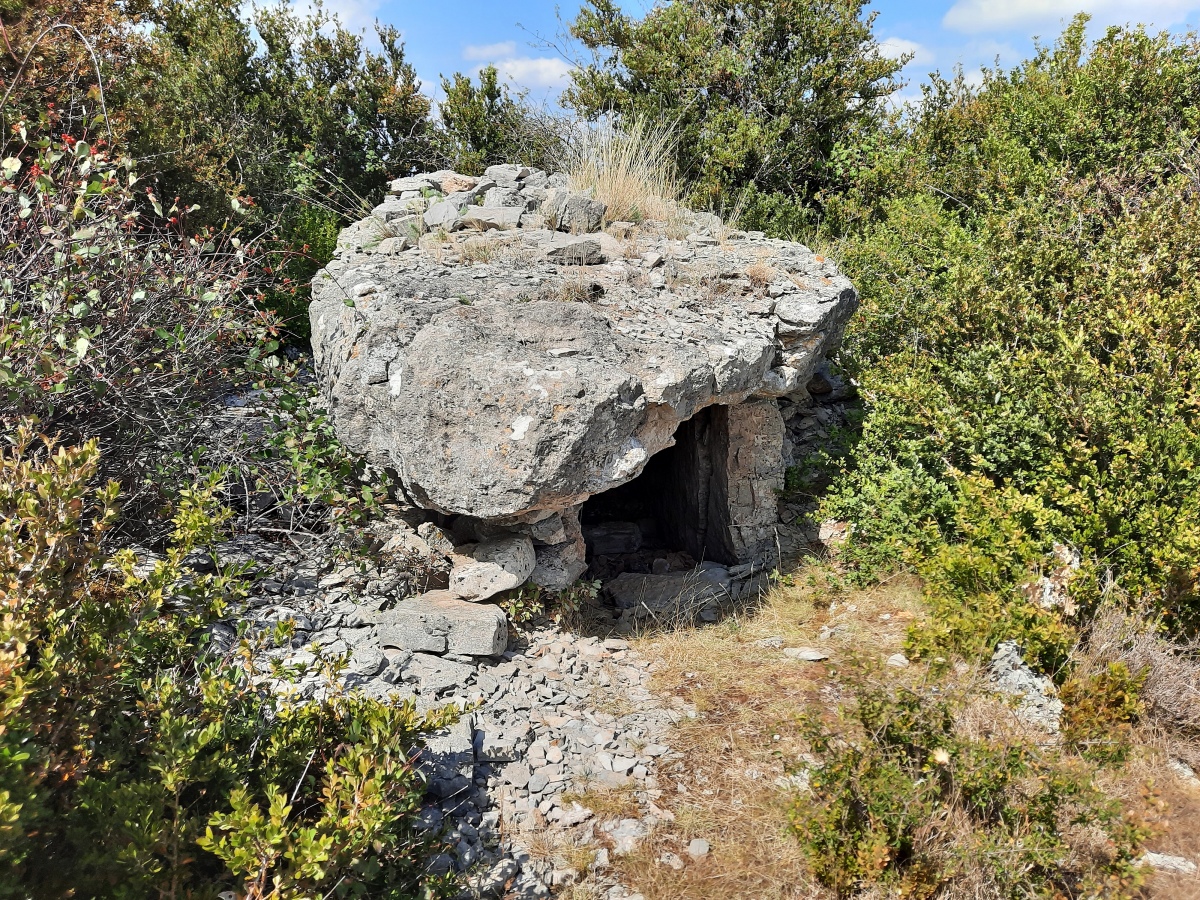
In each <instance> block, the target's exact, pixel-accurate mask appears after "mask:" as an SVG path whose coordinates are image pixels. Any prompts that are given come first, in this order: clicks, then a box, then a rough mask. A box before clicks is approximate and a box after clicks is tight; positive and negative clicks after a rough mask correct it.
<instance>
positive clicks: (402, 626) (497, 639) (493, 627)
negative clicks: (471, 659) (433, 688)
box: [362, 591, 508, 656]
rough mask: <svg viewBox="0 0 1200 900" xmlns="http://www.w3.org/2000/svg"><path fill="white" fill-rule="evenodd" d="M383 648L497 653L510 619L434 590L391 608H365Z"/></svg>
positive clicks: (505, 640)
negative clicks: (368, 609) (374, 609)
mask: <svg viewBox="0 0 1200 900" xmlns="http://www.w3.org/2000/svg"><path fill="white" fill-rule="evenodd" d="M362 615H363V618H364V619H366V620H367V621H368V622H371V623H373V624H374V625H375V627H376V634H377V635H378V638H379V643H380V644H381V645H382V646H384V647H397V648H399V649H402V650H414V651H423V652H427V653H461V654H463V655H465V656H495V655H497V654H500V653H503V652H504V649H505V647H506V646H507V645H508V618H507V617H506V616H505V615H504V612H503V610H501V609H500V608H499V607H497V606H492V605H491V604H486V603H469V602H467V601H465V600H462V599H460V598H459V597H457V596H455V595H454V594H452V593H451V592H450V591H431V592H429V593H427V594H422V595H420V596H419V597H414V598H413V599H411V600H403V601H401V602H400V603H398V604H396V606H395V607H394V608H392V609H389V610H383V611H363V613H362Z"/></svg>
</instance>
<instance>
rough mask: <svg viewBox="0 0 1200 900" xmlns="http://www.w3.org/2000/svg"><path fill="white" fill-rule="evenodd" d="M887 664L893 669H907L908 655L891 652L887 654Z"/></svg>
mask: <svg viewBox="0 0 1200 900" xmlns="http://www.w3.org/2000/svg"><path fill="white" fill-rule="evenodd" d="M887 665H889V666H891V667H893V668H895V669H907V668H908V657H907V656H905V655H904V654H903V653H893V654H892V655H891V656H889V657H888V658H887Z"/></svg>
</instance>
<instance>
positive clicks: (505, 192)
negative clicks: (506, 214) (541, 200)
mask: <svg viewBox="0 0 1200 900" xmlns="http://www.w3.org/2000/svg"><path fill="white" fill-rule="evenodd" d="M527 202H528V201H527V200H526V198H525V197H524V196H522V194H521V192H520V191H518V190H517V189H516V188H510V187H503V186H499V187H494V188H490V189H489V190H488V191H487V193H486V194H484V195H483V206H484V207H485V208H486V209H501V208H503V207H506V206H508V207H519V208H520V210H521V211H522V212H524V211H525V209H526V203H527Z"/></svg>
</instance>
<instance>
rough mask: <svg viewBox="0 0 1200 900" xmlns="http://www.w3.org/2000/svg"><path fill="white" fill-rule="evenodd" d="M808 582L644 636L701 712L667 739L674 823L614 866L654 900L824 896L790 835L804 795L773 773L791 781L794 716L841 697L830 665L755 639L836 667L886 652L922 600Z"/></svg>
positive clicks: (667, 675) (894, 586)
mask: <svg viewBox="0 0 1200 900" xmlns="http://www.w3.org/2000/svg"><path fill="white" fill-rule="evenodd" d="M801 580H802V581H803V582H804V583H803V584H796V583H792V584H788V585H780V586H778V587H776V588H774V589H773V590H772V591H771V592H770V594H769V595H768V596H767V597H766V598H765V600H764V602H763V604H762V606H761V607H760V608H759V609H758V610H757V611H756V612H755V613H753V614H751V615H747V616H745V617H740V618H737V619H731V620H726V622H724V623H723V624H721V625H719V626H714V627H711V628H703V629H689V630H680V631H675V632H672V633H670V634H662V635H658V636H650V637H644V638H641V639H639V640H638V641H637V642H636V646H637V649H638V650H639V652H640V653H642V654H644V655H645V656H648V657H649V658H651V659H654V660H656V661H657V666H656V671H655V688H656V689H657V690H658V691H659V692H661V693H664V694H668V695H671V694H673V695H676V696H679V697H682V698H683V699H684V700H686V701H687V702H689V703H692V704H695V706H696V708H697V710H698V712H699V715H698V717H697V718H696V719H690V720H684V721H683V722H682V723H681V724H680V725H679V727H678V729H677V731H676V733H675V734H674V735H673V737H672V740H671V746H672V748H673V749H675V750H678V751H679V752H681V753H682V755H683V756H682V759H679V760H675V761H671V762H667V763H665V764H664V765H663V766H662V767H661V769H660V773H659V782H660V787H661V788H662V790H663V795H662V797H661V798H660V799H659V800H657V801H656V803H657V804H658V805H659V806H661V807H662V808H663V809H665V810H667V811H668V813H669V814H670V815H673V816H674V820H673V821H672V822H669V823H666V824H664V825H660V827H659V828H658V829H657V830H656V832H655V833H654V834H653V835H652V836H651V838H650V839H648V840H647V841H646V842H645V843H644V844H643V846H642V847H641V848H639V850H638V851H637V852H636V853H635V854H633V855H631V856H629V857H625V858H621V859H618V860H616V864H617V866H618V867H619V869H620V871H621V873H622V877H623V878H624V879H625V880H627V881H628V882H629V883H630V884H631V885H632V886H633V887H635V888H636V889H637V890H639V891H641V892H642V893H643V894H645V896H646V898H647V900H660V898H661V900H666V898H671V900H676V898H705V900H708V898H714V897H720V898H731V900H732V898H746V900H750V898H754V900H766V898H801V897H816V896H824V893H823V891H822V890H821V889H820V888H818V887H817V886H815V885H814V884H813V883H812V880H811V878H810V877H809V875H808V874H807V871H806V867H805V864H804V858H803V854H802V852H801V849H800V845H799V843H798V842H797V841H796V839H795V837H794V836H792V835H791V834H790V833H789V832H788V830H787V811H788V806H789V804H790V803H792V802H793V799H794V797H795V795H796V790H795V788H794V787H792V786H791V785H789V784H787V783H786V782H784V783H783V784H782V785H780V784H777V783H776V781H777V780H779V779H784V778H785V777H786V774H787V773H786V771H785V761H787V760H794V759H796V758H797V757H798V756H799V754H801V753H802V752H803V750H804V744H803V741H802V739H801V735H800V729H799V725H798V721H797V716H798V714H799V713H800V712H802V711H803V710H805V709H806V708H808V707H811V706H813V705H814V704H820V705H827V704H828V703H829V702H830V701H833V700H835V699H836V698H835V697H833V696H831V695H830V694H829V681H828V679H827V678H826V674H827V665H826V664H825V663H806V662H799V661H795V660H791V659H788V658H787V657H785V656H784V655H783V653H782V651H781V650H779V649H771V648H768V647H763V646H759V645H758V644H757V643H756V642H757V641H761V640H765V639H770V638H779V639H780V641H781V645H782V646H783V647H795V646H812V647H821V648H822V649H825V650H826V652H828V653H829V654H830V657H831V660H830V663H831V664H836V661H837V660H838V659H839V658H840V657H843V656H848V655H849V654H850V653H852V652H854V653H857V654H858V655H860V656H861V655H876V656H878V657H879V658H886V656H888V655H890V654H891V653H894V652H895V651H896V650H897V649H898V647H899V642H900V639H901V637H902V635H903V626H904V623H905V622H907V621H909V620H911V618H912V616H913V614H914V610H915V609H916V608H917V607H918V603H919V586H918V584H917V582H916V581H915V580H913V579H908V578H902V579H896V580H893V581H891V582H889V583H887V584H884V585H882V586H879V587H877V588H874V589H872V590H867V591H853V592H846V593H837V592H835V591H833V590H832V589H831V587H830V585H829V584H828V583H827V582H826V580H825V579H824V578H823V577H822V576H821V575H820V574H819V573H818V574H816V575H814V576H812V577H811V578H804V579H801ZM831 596H832V597H834V605H833V606H832V608H830V605H829V602H828V601H829V598H830V597H831ZM881 617H883V618H881ZM823 625H830V626H831V628H833V629H834V630H833V633H832V634H831V635H830V637H829V639H828V640H826V641H821V639H820V631H821V626H823ZM601 799H602V798H601V795H598V794H597V793H592V794H589V795H587V797H586V798H584V799H581V800H580V802H584V803H586V804H587V805H589V806H590V805H591V804H593V803H596V802H598V801H601ZM593 808H595V807H593ZM611 811H612V813H613V814H614V815H617V814H619V813H618V811H617V809H615V808H614V809H612V810H611ZM606 812H607V810H606ZM698 837H699V838H704V839H706V840H707V841H708V842H709V843H710V845H711V848H712V849H711V852H710V853H709V855H708V856H707V857H705V858H704V859H702V860H699V861H696V862H693V861H691V860H690V859H689V857H688V856H687V853H686V850H687V846H688V843H689V842H690V841H691V840H692V839H693V838H698ZM666 852H671V853H674V854H676V855H677V856H679V857H681V858H682V859H683V860H684V862H685V865H684V868H683V869H682V870H680V871H676V870H675V869H672V868H670V867H669V866H667V865H665V864H664V863H662V862H660V861H659V858H660V857H661V856H662V855H663V854H664V853H666Z"/></svg>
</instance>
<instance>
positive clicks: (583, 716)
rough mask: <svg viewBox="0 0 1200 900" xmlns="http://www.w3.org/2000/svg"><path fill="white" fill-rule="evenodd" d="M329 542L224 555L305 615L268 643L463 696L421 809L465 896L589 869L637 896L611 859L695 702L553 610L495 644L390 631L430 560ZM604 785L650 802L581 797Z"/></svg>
mask: <svg viewBox="0 0 1200 900" xmlns="http://www.w3.org/2000/svg"><path fill="white" fill-rule="evenodd" d="M392 527H395V522H393V523H392ZM380 530H383V526H381V529H380ZM332 555H333V550H332V548H331V547H330V545H329V544H328V543H327V541H325V540H323V539H318V538H309V539H308V540H301V541H300V542H299V545H298V546H296V547H294V548H293V549H292V550H281V545H279V544H277V543H274V542H270V541H267V540H264V539H262V538H260V537H257V536H255V535H247V536H243V537H241V538H239V539H237V540H234V541H231V542H229V543H227V544H224V545H222V546H221V548H220V557H221V558H222V560H223V561H224V562H226V563H236V562H249V563H251V564H252V566H253V568H254V573H255V575H256V577H255V579H254V582H253V592H252V596H251V599H250V602H249V606H248V607H247V609H246V610H245V611H244V613H243V618H244V619H245V620H247V621H249V623H251V624H252V625H253V626H261V628H263V629H264V630H265V629H266V628H268V627H271V626H273V625H274V624H275V623H278V622H281V621H290V622H292V623H293V625H294V627H295V633H294V637H293V639H292V641H291V643H290V645H289V646H286V647H279V648H276V649H274V650H270V651H268V655H269V656H272V657H277V658H280V659H285V660H287V661H289V662H293V663H304V662H312V661H314V660H315V659H316V658H317V655H321V656H323V657H338V656H343V657H345V658H346V661H347V665H346V667H345V670H344V671H343V673H342V675H341V676H340V677H341V681H342V684H343V686H345V687H346V688H349V689H353V690H360V691H363V692H365V693H367V694H369V695H372V696H376V697H380V698H392V699H396V700H405V699H409V700H412V701H413V702H414V703H415V704H416V706H417V708H418V710H424V709H429V708H433V707H437V706H443V705H446V704H454V705H456V706H458V707H459V708H461V709H463V710H464V711H465V712H464V713H463V715H462V717H461V718H460V720H459V722H458V724H457V725H455V726H453V727H451V728H450V729H448V730H446V731H444V732H442V733H440V734H439V735H438V736H437V737H435V738H434V739H433V740H432V741H431V742H430V744H429V747H428V749H427V751H426V753H425V756H424V759H423V766H424V768H425V771H426V773H427V775H428V778H429V787H428V795H427V802H426V806H425V809H424V811H423V814H422V818H423V820H424V821H425V823H426V824H427V826H428V827H429V828H431V829H438V830H441V831H444V833H445V834H446V836H447V837H448V839H449V841H450V843H451V846H452V851H451V852H449V853H446V854H443V855H442V856H439V857H438V858H436V859H435V860H433V862H432V865H433V867H434V868H435V869H437V870H440V871H453V872H456V873H462V875H463V879H464V884H465V885H466V888H465V893H464V894H463V896H464V897H502V896H503V897H511V898H524V897H545V896H549V895H550V893H551V890H552V889H553V888H558V887H561V886H564V885H566V884H569V883H571V882H573V881H576V880H579V879H581V878H583V877H584V876H585V875H587V874H589V873H590V875H591V880H592V883H593V884H597V883H598V884H601V885H606V891H607V893H606V894H605V896H607V897H611V898H622V897H629V896H634V895H631V894H630V893H629V892H628V891H627V890H626V889H625V888H624V887H622V886H621V885H620V884H618V883H617V882H616V881H615V879H611V878H607V879H606V872H607V871H608V870H609V861H610V860H611V858H612V855H614V854H620V853H626V852H629V851H630V850H632V849H633V848H634V847H636V846H637V845H638V843H639V842H640V841H641V840H642V838H643V837H645V836H646V835H648V834H649V832H650V829H652V828H653V827H654V825H655V824H656V822H657V820H658V817H659V816H662V815H664V813H663V812H662V810H660V809H659V808H658V807H657V806H656V805H655V801H656V800H657V799H658V798H659V797H660V796H661V791H660V790H659V788H658V781H657V776H656V773H657V772H658V770H659V767H660V766H662V765H663V764H664V763H666V762H668V761H670V760H671V759H672V758H673V754H672V751H671V748H670V746H669V741H670V731H671V727H672V725H673V724H675V723H676V722H678V721H679V720H680V719H681V718H682V717H684V716H694V715H695V712H694V710H692V709H690V708H688V707H687V706H686V705H685V704H682V703H679V702H678V701H677V702H675V703H673V704H669V705H664V703H662V702H661V701H660V700H659V699H658V698H657V697H656V696H655V695H654V694H653V693H652V692H651V691H650V689H649V687H648V684H649V680H650V677H651V670H652V666H651V664H650V663H649V661H647V660H645V659H641V658H639V657H638V656H637V655H636V654H634V653H633V651H631V650H630V649H629V646H628V644H627V643H626V642H625V641H624V640H621V639H617V638H601V637H597V636H579V635H576V634H573V633H571V632H570V631H567V630H564V629H561V628H559V627H557V626H555V625H553V624H552V623H549V622H545V621H543V622H542V623H541V625H540V626H539V627H531V628H529V629H522V630H517V629H514V630H513V631H512V632H511V634H510V633H509V631H508V626H507V624H506V623H505V624H504V632H503V636H502V641H501V642H500V644H499V645H498V646H499V650H498V651H497V652H495V653H492V654H490V655H467V654H463V653H454V652H442V653H440V654H435V653H432V652H419V651H418V652H414V651H412V650H407V649H400V648H397V647H395V646H390V645H394V644H395V643H398V641H396V640H394V639H393V638H392V637H390V636H389V628H390V627H392V626H390V625H387V624H381V622H382V623H387V622H390V621H391V619H390V618H389V617H388V613H389V612H390V611H394V610H395V609H397V608H399V607H401V606H403V603H400V602H398V601H400V600H401V599H402V597H403V595H404V594H406V593H407V592H408V591H411V590H412V589H413V584H414V581H415V580H419V579H420V578H424V577H427V575H428V573H427V572H424V571H421V570H414V568H413V566H412V561H411V559H408V560H400V559H399V558H396V557H393V558H392V560H393V564H389V563H387V562H384V563H383V564H382V565H379V566H375V565H372V564H368V563H362V562H360V563H356V564H346V565H333V566H331V565H330V563H329V562H328V560H329V559H330V558H331V557H332ZM480 608H481V609H491V610H496V611H497V612H498V610H497V608H496V607H494V606H490V605H487V604H482V605H480ZM500 618H501V620H503V616H502V615H501V616H500ZM235 634H236V623H234V622H230V623H228V624H227V625H223V626H220V627H219V628H218V633H217V634H216V635H215V637H216V638H217V640H218V642H221V641H224V642H228V643H231V642H232V641H233V640H234V636H235ZM327 684H328V683H327V682H326V681H325V679H324V676H322V675H319V674H317V673H316V672H315V671H314V672H313V674H312V675H310V676H308V677H307V678H306V679H305V680H303V681H301V682H299V683H298V684H296V685H294V686H291V687H288V688H287V689H288V690H296V691H297V692H298V693H299V695H300V696H301V697H315V696H318V695H319V694H320V693H321V692H322V691H324V690H325V689H326V688H327ZM281 689H283V686H282V685H281ZM596 787H602V788H607V789H618V790H622V791H623V792H626V795H627V796H628V797H629V798H630V799H631V800H632V801H633V803H634V804H635V805H636V807H637V809H638V810H639V814H638V815H637V816H636V817H624V818H615V819H612V818H605V817H604V816H601V815H597V814H595V813H594V812H593V811H592V810H590V809H588V808H586V807H585V806H582V805H581V804H580V803H579V802H577V801H576V800H575V799H572V795H576V796H578V795H580V794H582V793H583V792H585V791H587V790H589V789H592V788H596ZM697 852H699V851H698V850H697Z"/></svg>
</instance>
